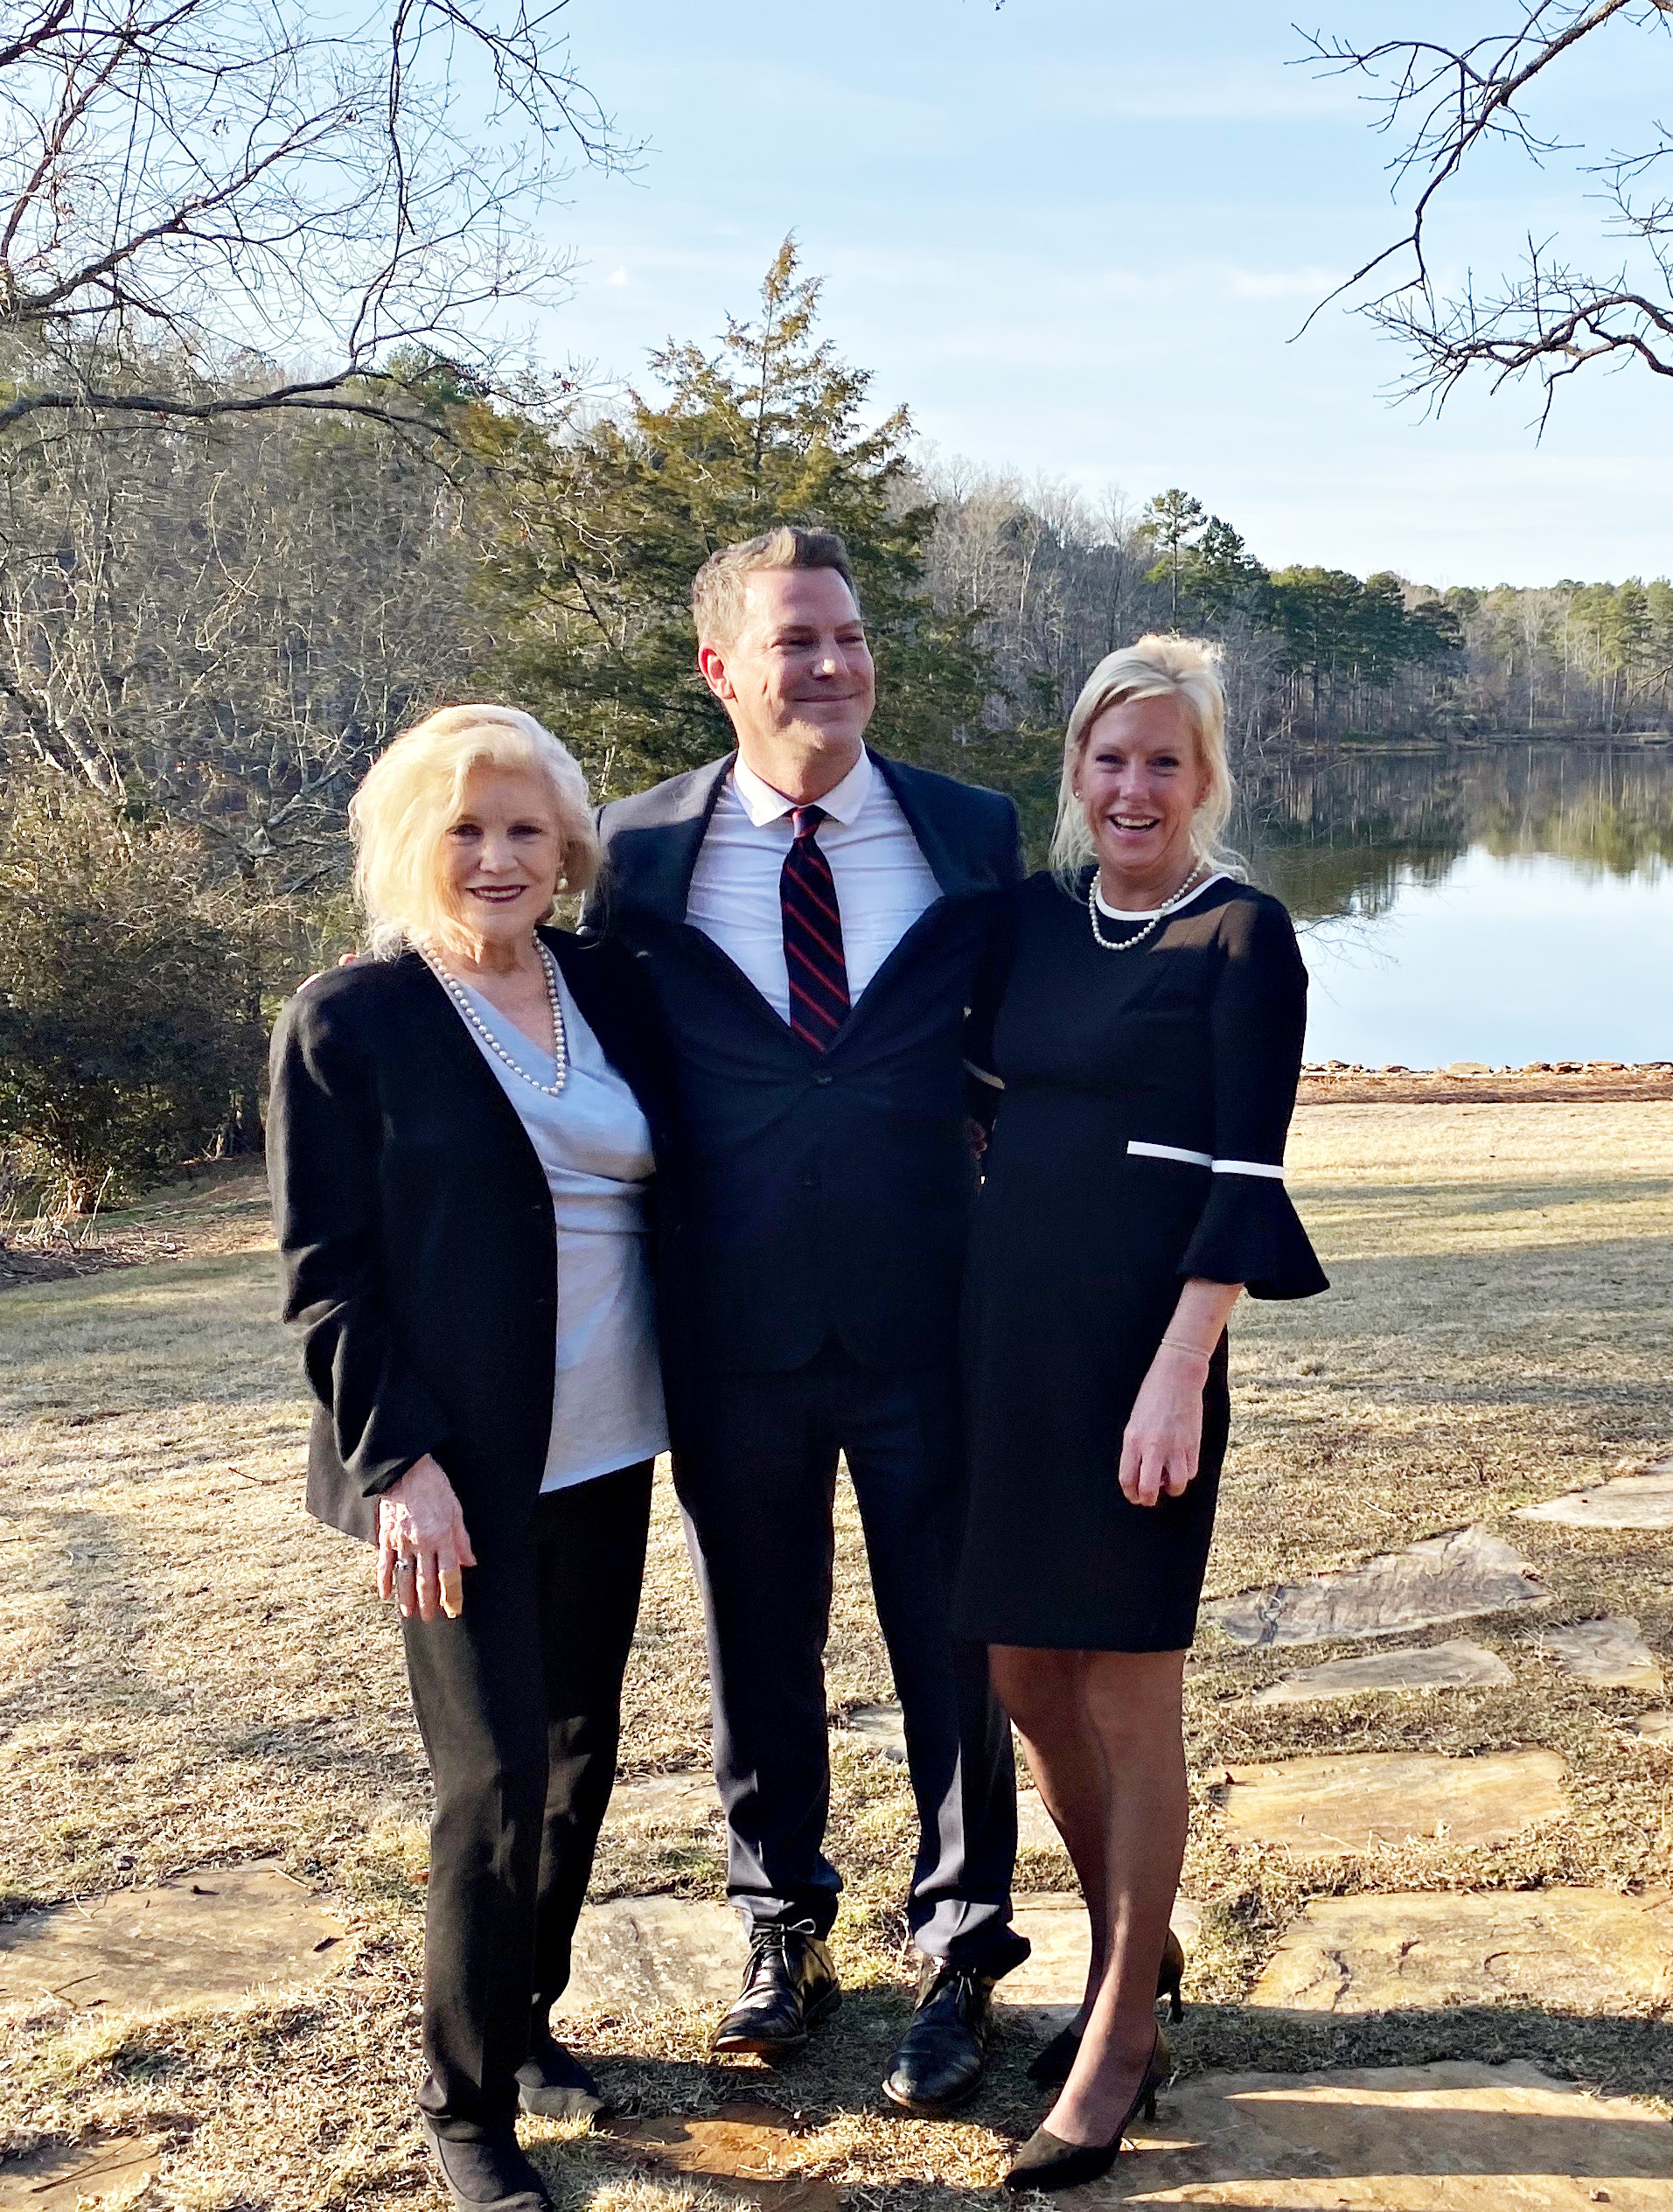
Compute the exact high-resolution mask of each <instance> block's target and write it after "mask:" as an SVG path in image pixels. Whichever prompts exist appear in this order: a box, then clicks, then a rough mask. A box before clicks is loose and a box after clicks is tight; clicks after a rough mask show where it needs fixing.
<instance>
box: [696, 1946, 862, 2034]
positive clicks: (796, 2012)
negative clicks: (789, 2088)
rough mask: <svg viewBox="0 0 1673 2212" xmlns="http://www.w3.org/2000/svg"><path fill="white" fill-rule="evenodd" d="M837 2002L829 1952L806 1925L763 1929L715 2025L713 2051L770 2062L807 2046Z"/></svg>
mask: <svg viewBox="0 0 1673 2212" xmlns="http://www.w3.org/2000/svg"><path fill="white" fill-rule="evenodd" d="M841 2002H842V1991H841V1987H840V1985H839V1983H838V1981H837V1978H836V1969H835V1967H833V1965H832V1964H831V1954H830V1952H829V1951H828V1950H826V1946H825V1945H824V1943H821V1942H820V1940H819V1937H818V1936H815V1935H812V1934H811V1933H810V1932H809V1931H808V1930H807V1929H805V1928H763V1929H757V1930H756V1936H755V1940H754V1942H753V1943H751V1944H750V1946H749V1966H748V1967H747V1969H746V1970H745V1972H744V1976H743V1988H742V1992H740V1994H739V1997H738V2001H737V2003H736V2004H735V2005H734V2006H733V2007H732V2009H731V2011H730V2012H729V2013H728V2014H727V2016H726V2018H725V2019H724V2020H722V2021H721V2024H720V2027H718V2028H717V2029H716V2030H715V2042H714V2048H715V2050H717V2051H742V2052H748V2053H753V2054H754V2055H755V2056H756V2058H764V2059H766V2060H768V2061H769V2062H774V2061H777V2060H778V2059H783V2058H794V2057H795V2055H796V2054H797V2053H798V2051H805V2049H806V2048H807V2039H808V2035H809V2033H810V2031H811V2030H812V2028H814V2027H817V2026H818V2024H819V2021H820V2020H824V2019H825V2018H826V2015H827V2014H828V2013H833V2012H835V2010H836V2008H837V2006H839V2005H840V2003H841Z"/></svg>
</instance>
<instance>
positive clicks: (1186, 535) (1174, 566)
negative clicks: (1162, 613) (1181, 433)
mask: <svg viewBox="0 0 1673 2212" xmlns="http://www.w3.org/2000/svg"><path fill="white" fill-rule="evenodd" d="M1208 520H1209V513H1208V510H1207V508H1206V507H1204V506H1202V503H1201V501H1200V500H1197V499H1193V498H1192V497H1191V495H1190V493H1189V492H1182V491H1181V490H1180V488H1179V486H1178V485H1174V486H1173V487H1172V488H1171V489H1170V490H1168V491H1167V492H1157V494H1156V496H1155V498H1154V499H1152V500H1151V502H1150V504H1149V506H1147V507H1146V509H1145V512H1144V520H1143V524H1142V527H1143V528H1144V530H1145V532H1146V534H1147V536H1148V537H1149V539H1150V541H1151V542H1152V543H1153V544H1154V545H1155V546H1157V547H1159V548H1161V560H1160V561H1158V562H1157V563H1156V565H1155V567H1154V569H1152V570H1151V571H1150V575H1149V577H1148V578H1147V581H1148V582H1149V583H1162V582H1164V581H1166V582H1167V583H1169V584H1170V585H1171V587H1172V596H1171V597H1170V600H1169V619H1170V620H1171V621H1172V623H1173V625H1174V627H1175V629H1177V628H1178V626H1179V582H1180V571H1181V569H1182V567H1183V566H1184V564H1185V560H1186V556H1187V554H1188V553H1189V548H1191V547H1192V546H1194V545H1195V542H1196V539H1197V534H1198V533H1199V532H1200V531H1201V530H1202V527H1203V525H1204V524H1205V523H1206V522H1207V521H1208Z"/></svg>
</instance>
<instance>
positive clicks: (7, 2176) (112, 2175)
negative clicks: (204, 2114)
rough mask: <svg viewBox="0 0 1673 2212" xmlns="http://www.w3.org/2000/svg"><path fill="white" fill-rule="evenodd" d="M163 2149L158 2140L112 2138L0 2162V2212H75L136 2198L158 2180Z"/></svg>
mask: <svg viewBox="0 0 1673 2212" xmlns="http://www.w3.org/2000/svg"><path fill="white" fill-rule="evenodd" d="M163 2145H164V2139H163V2137H161V2136H160V2135H147V2136H138V2135H111V2136H107V2137H105V2139H103V2140H102V2141H101V2142H97V2143H77V2144H75V2145H73V2146H71V2147H70V2148H69V2149H67V2150H66V2149H64V2148H62V2147H57V2148H54V2149H52V2150H45V2151H31V2152H29V2153H27V2154H26V2155H25V2156H24V2157H23V2158H18V2159H7V2160H3V2161H0V2212H75V2208H76V2207H77V2205H78V2204H105V2203H108V2202H110V2200H111V2199H112V2198H122V2199H131V2198H135V2197H137V2196H138V2195H139V2194H140V2192H141V2191H142V2190H143V2189H145V2188H149V2187H150V2184H151V2183H152V2182H153V2181H155V2180H156V2179H157V2168H158V2167H160V2166H161V2164H162V2162H163Z"/></svg>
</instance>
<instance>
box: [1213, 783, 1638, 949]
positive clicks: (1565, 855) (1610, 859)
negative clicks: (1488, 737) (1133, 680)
mask: <svg viewBox="0 0 1673 2212" xmlns="http://www.w3.org/2000/svg"><path fill="white" fill-rule="evenodd" d="M1233 835H1234V837H1235V839H1236V841H1237V845H1238V848H1239V849H1240V850H1241V851H1242V852H1244V854H1245V855H1247V856H1248V858H1249V860H1250V862H1251V869H1252V872H1253V874H1254V876H1255V879H1256V881H1257V882H1258V883H1265V884H1266V885H1267V886H1268V887H1269V888H1270V889H1272V890H1274V891H1276V892H1277V893H1278V895H1279V897H1281V898H1282V899H1283V900H1284V901H1285V903H1286V904H1287V905H1288V906H1289V908H1290V909H1291V911H1292V912H1293V913H1294V914H1295V915H1296V916H1297V917H1298V918H1300V919H1304V920H1310V921H1316V920H1323V919H1326V918H1347V917H1353V918H1360V919H1365V920H1374V919H1375V918H1377V916H1378V915H1380V914H1382V913H1384V912H1386V911H1387V910H1388V909H1389V907H1390V906H1391V905H1392V904H1393V902H1394V899H1395V897H1396V895H1397V893H1398V890H1399V889H1400V887H1401V885H1402V884H1403V883H1420V884H1435V883H1441V882H1443V881H1444V880H1445V879H1446V876H1447V875H1448V874H1449V873H1450V872H1451V870H1452V869H1453V866H1454V865H1455V864H1456V863H1457V862H1458V861H1459V860H1460V859H1461V858H1462V857H1463V855H1464V854H1465V853H1466V852H1467V851H1468V850H1469V849H1470V848H1471V847H1473V846H1477V845H1479V846H1481V847H1483V848H1485V849H1486V850H1487V851H1488V852H1489V853H1492V854H1493V855H1495V856H1496V857H1498V858H1501V859H1516V858H1520V857H1525V856H1530V855H1555V856H1557V857H1559V858H1561V859H1563V860H1565V861H1567V862H1570V863H1571V865H1572V866H1573V867H1574V868H1575V869H1577V870H1578V871H1579V872H1580V873H1582V874H1585V875H1587V876H1606V875H1607V876H1630V875H1632V874H1633V873H1635V871H1636V870H1637V869H1643V868H1653V869H1659V868H1660V867H1662V866H1663V865H1666V864H1668V863H1670V862H1673V754H1670V753H1667V752H1664V751H1663V750H1660V749H1656V750H1649V749H1645V748H1638V747H1635V748H1631V749H1625V748H1613V747H1607V746H1597V747H1591V746H1588V747H1580V746H1578V745H1575V744H1572V743H1569V744H1533V745H1516V746H1495V747H1492V748H1491V749H1487V748H1482V749H1479V750H1478V749H1471V750H1467V751H1460V750H1451V751H1437V750H1426V751H1419V752H1407V753H1401V752H1392V751H1391V752H1377V753H1370V752H1366V753H1350V754H1346V755H1337V756H1335V757H1316V758H1307V757H1290V758H1287V759H1284V758H1280V759H1269V760H1265V761H1261V762H1258V763H1249V764H1245V767H1244V777H1243V787H1242V792H1241V794H1240V804H1239V808H1238V813H1237V820H1236V821H1235V822H1234V824H1233Z"/></svg>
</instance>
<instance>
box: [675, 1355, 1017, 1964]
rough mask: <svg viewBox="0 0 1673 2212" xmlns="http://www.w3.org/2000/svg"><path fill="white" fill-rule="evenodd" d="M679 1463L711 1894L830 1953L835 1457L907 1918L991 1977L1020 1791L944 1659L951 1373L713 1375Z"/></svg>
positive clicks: (987, 1698) (832, 1367)
mask: <svg viewBox="0 0 1673 2212" xmlns="http://www.w3.org/2000/svg"><path fill="white" fill-rule="evenodd" d="M689 1412H690V1414H691V1426H690V1434H689V1437H688V1439H687V1445H686V1447H685V1448H682V1451H681V1453H680V1456H679V1457H678V1459H677V1461H676V1463H675V1481H676V1483H677V1486H678V1488H679V1491H680V1504H681V1505H682V1506H683V1507H684V1509H685V1513H686V1526H687V1542H688V1545H689V1546H690V1550H691V1555H692V1562H693V1565H694V1567H695V1569H696V1572H697V1578H698V1581H699V1583H700V1585H701V1590H702V1595H703V1607H704V1612H705V1615H706V1617H707V1621H708V1658H709V1678H710V1685H711V1690H712V1695H713V1699H714V1715H715V1781H716V1783H717V1784H718V1786H719V1789H720V1794H721V1804H723V1806H724V1807H725V1809H726V1819H727V1894H728V1896H729V1897H730V1898H731V1899H732V1900H733V1901H734V1902H735V1904H736V1905H738V1906H739V1908H741V1910H742V1914H743V1916H744V1918H745V1921H746V1922H747V1923H748V1924H749V1927H750V1928H751V1929H752V1930H753V1929H758V1928H762V1927H766V1926H770V1925H772V1924H774V1923H778V1922H784V1923H796V1924H800V1925H803V1926H805V1927H808V1928H810V1929H812V1932H813V1933H814V1934H816V1935H819V1936H826V1935H828V1934H829V1932H830V1929H831V1927H832V1924H833V1922H834V1920H835V1918H836V1911H837V1896H838V1893H839V1891H840V1888H841V1886H842V1885H841V1882H840V1879H839V1877H838V1874H837V1872H836V1869H835V1868H834V1867H833V1866H832V1865H831V1862H830V1861H829V1860H828V1859H826V1856H825V1852H824V1848H823V1846H824V1839H825V1826H826V1816H827V1814H828V1811H829V1809H830V1798H831V1769H830V1756H829V1744H828V1741H827V1738H826V1711H825V1646H826V1635H827V1631H828V1629H829V1626H830V1612H831V1581H832V1569H833V1551H834V1545H833V1532H832V1521H831V1513H832V1504H833V1497H834V1494H835V1489H836V1474H837V1455H838V1454H839V1452H840V1453H841V1454H843V1455H845V1456H846V1458H847V1463H848V1472H849V1474H850V1476H852V1478H853V1481H854V1494H855V1497H856V1499H857V1501H858V1503H859V1507H860V1516H861V1522H862V1524H863V1525H864V1529H865V1535H866V1553H867V1558H868V1563H869V1566H870V1570H871V1583H872V1590H873V1594H874V1595H875V1599H876V1604H877V1617H878V1621H879V1622H880V1624H881V1626H882V1632H883V1640H884V1642H885V1643H886V1644H887V1645H888V1648H889V1663H890V1665H891V1667H892V1668H893V1671H894V1676H895V1685H896V1690H897V1692H898V1693H899V1696H900V1700H901V1706H902V1710H903V1715H904V1720H905V1727H906V1747H907V1757H908V1762H909V1766H910V1773H911V1778H912V1788H913V1792H914V1794H915V1796H916V1797H917V1812H918V1829H919V1842H918V1849H917V1860H916V1864H915V1865H914V1867H913V1870H912V1880H911V1887H910V1892H909V1895H908V1900H907V1917H908V1921H909V1924H910V1928H911V1930H912V1936H913V1939H914V1941H915V1942H916V1943H917V1946H918V1948H919V1949H920V1950H923V1951H924V1952H925V1953H927V1954H928V1955H929V1956H930V1957H933V1958H938V1959H948V1960H951V1961H952V1963H953V1964H958V1965H968V1966H974V1967H977V1968H979V1969H980V1970H981V1971H986V1972H989V1973H994V1974H999V1973H1003V1972H1005V1971H1007V1970H1008V1969H1009V1968H1010V1967H1012V1966H1014V1965H1015V1964H1018V1962H1019V1961H1020V1960H1021V1959H1022V1958H1024V1957H1027V1955H1028V1945H1027V1943H1026V1942H1025V1941H1024V1940H1023V1939H1022V1938H1021V1936H1017V1935H1016V1934H1014V1931H1013V1930H1012V1929H1011V1925H1010V1919H1011V1872H1012V1866H1013V1862H1014V1860H1015V1857H1016V1781H1015V1768H1014V1763H1013V1760H1012V1753H1011V1731H1010V1726H1009V1723H1008V1722H1007V1720H1006V1717H1005V1714H1004V1712H1003V1710H1002V1708H1001V1707H1000V1703H999V1700H998V1699H996V1698H995V1697H994V1695H993V1691H992V1689H991V1688H990V1686H989V1684H988V1678H987V1652H986V1647H985V1646H984V1645H982V1644H979V1643H955V1641H954V1639H953V1637H952V1632H951V1630H950V1628H949V1625H948V1622H949V1610H950V1599H951V1592H952V1574H953V1567H954V1564H955V1560H956V1556H957V1551H958V1543H959V1539H960V1536H961V1534H962V1525H963V1513H964V1480H963V1460H962V1453H961V1450H960V1444H959V1379H958V1371H957V1369H956V1368H955V1367H953V1366H951V1365H948V1366H936V1367H930V1368H916V1369H909V1370H906V1371H900V1372H891V1371H879V1370H876V1369H873V1368H868V1367H862V1366H861V1365H860V1364H859V1363H858V1362H857V1361H855V1360H854V1359H852V1358H850V1357H849V1356H848V1354H847V1352H845V1351H843V1350H840V1348H839V1347H838V1346H836V1345H834V1344H833V1345H829V1346H827V1347H826V1350H823V1351H822V1352H820V1353H819V1356H818V1357H817V1358H815V1359H813V1360H812V1361H810V1362H809V1363H808V1364H807V1365H806V1366H805V1367H799V1368H797V1369H795V1370H793V1371H791V1372H789V1373H784V1374H734V1373H715V1372H713V1371H711V1372H709V1373H708V1374H707V1375H705V1376H703V1377H702V1378H700V1380H699V1381H698V1382H697V1384H696V1385H695V1394H694V1402H693V1403H692V1404H691V1405H690V1407H689Z"/></svg>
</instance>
